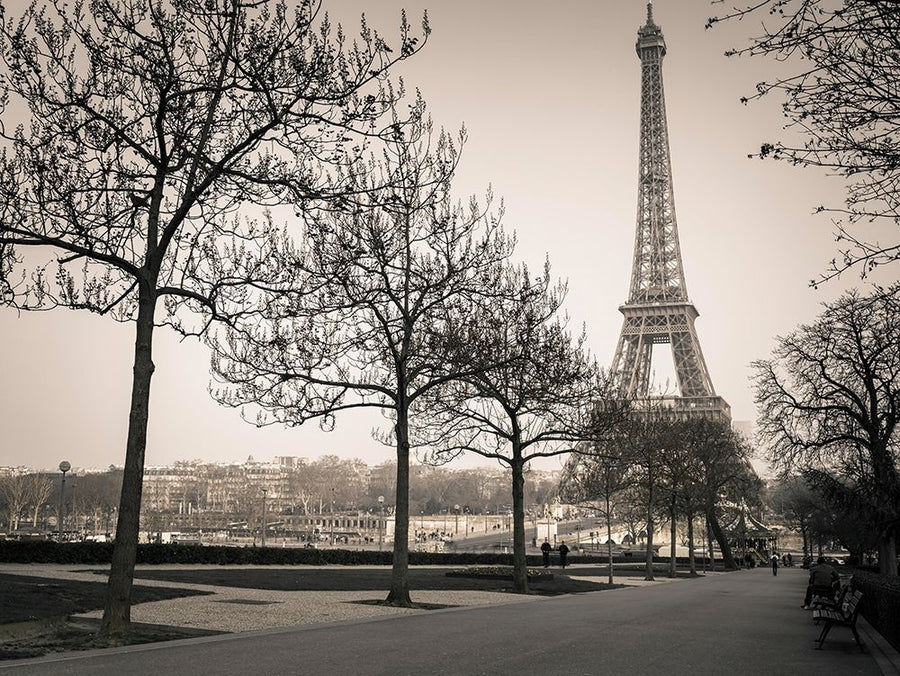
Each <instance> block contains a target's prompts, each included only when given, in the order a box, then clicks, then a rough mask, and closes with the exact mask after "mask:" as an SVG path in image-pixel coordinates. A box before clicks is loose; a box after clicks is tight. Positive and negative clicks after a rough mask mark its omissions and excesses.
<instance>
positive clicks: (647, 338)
mask: <svg viewBox="0 0 900 676" xmlns="http://www.w3.org/2000/svg"><path fill="white" fill-rule="evenodd" d="M635 49H636V50H637V55H638V58H640V61H641V130H640V150H639V167H640V168H639V172H638V208H637V227H636V230H635V239H634V263H633V267H632V272H631V286H630V291H629V296H628V302H626V303H625V304H624V305H622V306H621V307H620V308H619V311H620V312H621V313H622V314H623V315H624V316H625V320H624V323H623V325H622V333H621V335H620V336H619V342H618V345H617V347H616V353H615V356H614V357H613V365H612V370H613V372H614V373H617V374H618V375H619V376H620V377H621V379H622V387H623V390H624V392H625V394H627V395H629V396H633V397H637V398H638V399H643V400H649V399H652V398H655V397H653V395H652V393H651V390H650V388H651V382H650V380H651V368H650V367H651V360H652V356H653V345H655V344H661V343H668V344H669V345H670V346H671V348H672V358H673V361H674V364H675V378H676V381H677V387H678V395H677V396H676V397H666V399H668V400H669V401H668V403H669V404H670V405H671V406H673V407H674V408H676V409H677V410H679V411H681V412H683V413H685V414H693V413H702V414H712V415H715V416H721V417H724V418H726V419H730V418H731V409H730V408H729V406H728V404H727V403H726V402H725V400H724V399H722V398H721V397H719V396H717V395H716V391H715V389H714V388H713V384H712V379H711V378H710V376H709V371H708V369H707V368H706V362H705V361H704V359H703V353H702V351H701V350H700V341H699V339H698V338H697V331H696V329H695V328H694V320H695V319H696V318H697V317H698V312H697V310H696V308H695V307H694V305H693V303H691V301H690V300H689V298H688V294H687V285H686V284H685V281H684V268H683V266H682V262H681V247H680V245H679V242H678V224H677V221H676V219H675V196H674V190H673V187H672V164H671V159H670V155H669V131H668V127H667V123H666V102H665V96H664V91H663V79H662V61H663V57H664V56H665V54H666V41H665V39H664V37H663V33H662V28H661V27H660V26H658V25H657V24H656V23H655V22H654V20H653V3H652V2H648V3H647V23H646V24H644V25H643V26H641V27H640V28H639V29H638V32H637V44H636V45H635Z"/></svg>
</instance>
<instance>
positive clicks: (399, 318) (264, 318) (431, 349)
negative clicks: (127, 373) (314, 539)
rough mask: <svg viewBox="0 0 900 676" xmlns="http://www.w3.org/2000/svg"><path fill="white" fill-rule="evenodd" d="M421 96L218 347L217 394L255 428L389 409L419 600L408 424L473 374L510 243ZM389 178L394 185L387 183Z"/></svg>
mask: <svg viewBox="0 0 900 676" xmlns="http://www.w3.org/2000/svg"><path fill="white" fill-rule="evenodd" d="M424 108H425V107H424V103H423V102H421V101H418V102H417V104H415V106H414V108H413V110H412V115H411V118H410V119H409V121H408V122H407V123H404V122H403V121H401V120H399V119H398V120H395V122H394V124H393V126H392V133H391V136H390V138H389V139H388V140H387V143H386V145H385V149H384V152H383V154H382V155H381V156H380V157H372V158H371V159H369V160H368V161H366V162H365V163H359V164H358V165H357V166H355V167H354V168H353V170H352V172H351V176H352V179H353V180H354V181H355V182H356V185H357V188H358V194H359V195H360V197H359V198H358V199H356V200H354V201H353V203H352V205H351V206H352V210H351V211H349V212H348V213H346V214H345V213H341V212H337V211H322V212H320V213H318V214H316V215H315V216H310V218H309V224H310V227H308V228H307V229H306V239H305V241H304V244H303V246H302V247H301V248H300V249H299V250H298V251H297V255H296V257H295V259H294V260H293V261H292V262H291V264H290V265H289V266H288V269H289V270H292V271H293V272H294V278H293V279H291V280H290V281H289V283H287V284H286V285H285V286H284V287H283V288H282V289H278V290H275V291H276V292H273V293H261V294H260V296H259V302H258V304H257V307H256V310H255V312H254V313H252V314H247V315H245V316H243V317H239V318H237V320H236V322H235V325H234V327H233V328H229V329H228V330H227V332H226V331H223V334H222V335H221V336H220V337H219V339H218V340H217V341H216V345H215V347H216V351H217V357H216V359H215V361H214V368H215V371H216V373H217V375H218V377H219V378H220V379H221V380H222V381H224V382H227V383H230V386H229V387H225V388H223V389H222V390H221V391H219V392H218V393H217V395H216V396H217V397H218V399H219V400H220V401H222V402H224V403H226V404H230V405H234V406H244V405H250V406H251V407H254V406H255V407H257V408H258V409H259V411H260V414H259V417H258V419H257V420H256V422H257V423H258V424H267V423H272V422H281V423H286V424H291V425H299V424H302V423H304V422H306V421H309V420H312V419H319V420H320V421H321V424H322V425H324V426H325V427H326V428H330V427H331V426H332V425H333V424H334V416H335V415H336V414H337V413H339V412H342V411H346V410H349V409H358V408H364V409H365V408H369V409H373V408H374V409H379V410H382V411H384V412H386V414H387V415H388V416H389V417H390V418H391V419H392V420H393V423H394V424H393V429H392V431H391V432H390V433H389V434H387V435H384V436H383V437H382V438H383V439H384V440H385V441H388V440H389V441H390V443H392V444H393V445H394V447H395V449H396V453H397V482H396V498H397V504H396V508H395V515H396V532H395V538H394V551H393V570H392V575H391V589H390V593H389V595H388V598H387V600H386V603H388V604H391V605H398V606H409V605H410V604H411V600H410V595H409V576H408V564H409V542H408V535H409V460H410V424H411V423H410V421H411V418H412V417H413V416H414V415H415V414H416V412H417V408H416V407H417V406H418V405H419V402H420V399H421V398H422V397H423V395H425V394H427V392H428V391H429V390H431V389H433V388H435V387H437V386H438V385H440V384H442V383H445V382H446V381H448V380H451V379H453V378H457V377H459V376H460V375H464V374H465V373H466V372H467V371H468V369H470V366H469V365H466V364H460V362H459V360H458V359H457V358H456V356H455V354H454V353H455V352H456V351H458V350H460V349H461V347H462V346H464V345H465V344H466V343H468V342H470V337H469V335H468V334H469V331H470V330H469V321H468V317H469V308H470V307H471V306H472V305H477V304H479V303H482V302H484V301H483V300H482V298H483V296H485V295H491V294H493V293H495V291H494V289H496V288H497V286H498V285H497V280H496V276H497V273H496V270H497V269H498V265H499V263H500V262H501V261H504V260H506V259H507V258H508V257H509V256H510V254H511V252H512V248H513V242H512V240H511V239H510V238H509V237H507V236H505V235H504V234H503V231H502V229H501V227H500V223H499V220H498V218H497V217H495V216H494V215H492V214H491V213H490V211H489V210H488V209H489V205H488V206H486V207H482V206H480V205H479V204H478V203H477V202H476V201H475V200H474V198H473V199H472V201H471V202H470V203H469V205H468V207H467V208H464V207H463V206H462V205H460V204H458V203H457V202H456V201H455V200H454V198H453V197H452V195H451V179H452V177H453V175H454V173H455V171H456V167H457V164H458V161H459V149H460V146H461V144H462V143H463V142H464V138H465V135H464V133H461V134H460V135H459V137H458V138H457V139H456V140H454V138H453V137H452V136H451V135H449V134H447V133H445V132H443V131H442V132H440V133H434V132H433V128H432V123H431V121H430V119H428V118H427V116H426V114H425V109H424ZM381 186H388V187H381Z"/></svg>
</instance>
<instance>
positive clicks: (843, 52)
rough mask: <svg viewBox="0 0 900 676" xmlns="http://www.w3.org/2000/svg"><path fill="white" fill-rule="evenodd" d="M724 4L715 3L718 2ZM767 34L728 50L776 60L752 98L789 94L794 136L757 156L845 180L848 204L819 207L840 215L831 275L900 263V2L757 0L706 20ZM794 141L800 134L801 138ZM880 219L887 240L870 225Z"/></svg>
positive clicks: (785, 106) (787, 107)
mask: <svg viewBox="0 0 900 676" xmlns="http://www.w3.org/2000/svg"><path fill="white" fill-rule="evenodd" d="M719 2H722V0H715V2H714V4H718V3H719ZM757 15H758V16H760V17H761V18H763V20H762V21H758V22H750V21H748V22H747V23H750V24H752V25H755V26H760V30H761V33H760V34H758V35H756V36H754V37H753V38H752V39H751V40H750V43H749V45H747V46H744V47H741V48H738V49H735V50H732V51H731V52H729V54H731V55H751V56H769V57H772V58H773V60H774V61H776V62H777V63H776V64H774V65H773V70H774V71H775V72H776V73H777V75H775V76H774V77H773V78H772V79H771V80H768V81H766V82H761V83H759V84H758V85H757V87H756V93H755V94H753V95H752V96H749V97H747V98H746V99H744V100H745V101H748V100H753V99H759V98H762V97H766V96H779V97H780V98H782V99H783V105H782V110H783V112H784V115H785V117H786V118H787V119H788V122H787V126H786V129H787V130H788V131H790V132H795V133H794V134H792V135H790V136H789V137H788V139H789V140H782V141H777V142H768V143H764V144H762V147H761V150H760V153H759V155H760V156H761V157H773V158H775V159H780V160H785V161H788V162H790V163H791V164H795V165H799V166H814V167H824V168H826V169H828V170H829V171H830V172H831V173H833V174H837V175H839V176H843V177H845V178H846V179H847V180H846V185H847V189H846V198H845V200H844V204H843V205H828V206H823V207H819V208H818V211H820V212H827V213H830V214H832V215H833V216H834V217H835V218H836V219H837V220H836V226H837V233H836V235H837V241H838V243H839V247H840V255H839V257H837V258H835V259H834V260H832V262H831V265H830V268H829V269H828V272H827V273H826V274H825V275H824V278H825V279H828V278H831V277H835V276H837V275H840V274H841V273H842V272H843V271H845V270H847V269H849V268H851V267H858V268H859V270H860V272H861V274H862V275H863V276H865V275H866V273H867V272H869V271H870V270H872V269H873V268H875V267H877V266H879V265H883V264H885V263H889V262H895V261H897V260H898V259H900V241H898V239H897V237H896V232H895V229H896V227H897V224H898V223H900V220H898V219H900V175H898V167H900V148H898V146H897V144H896V142H895V139H896V137H897V135H898V134H900V90H898V88H897V86H896V85H897V79H898V65H897V60H896V58H895V55H896V53H897V51H898V49H900V10H898V6H897V2H896V0H844V1H843V2H831V1H829V0H759V1H757V2H754V3H752V4H750V5H748V4H743V6H741V4H739V5H738V7H736V8H734V9H731V10H730V11H729V12H728V13H727V14H723V15H722V16H718V17H714V18H712V19H710V20H709V22H708V25H710V26H711V25H714V24H717V23H720V22H722V21H726V20H741V19H745V18H753V17H755V16H757ZM794 139H796V140H794ZM873 222H875V224H876V225H878V224H882V225H883V226H884V229H885V232H888V229H890V230H892V231H894V232H891V233H890V234H889V235H888V241H884V240H883V239H877V234H875V233H874V232H866V231H865V228H866V226H871V225H872V223H873Z"/></svg>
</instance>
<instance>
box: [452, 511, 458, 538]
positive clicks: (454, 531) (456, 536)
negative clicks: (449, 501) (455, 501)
mask: <svg viewBox="0 0 900 676" xmlns="http://www.w3.org/2000/svg"><path fill="white" fill-rule="evenodd" d="M453 511H454V512H455V514H454V516H455V517H456V523H455V524H453V537H455V538H458V537H459V505H453Z"/></svg>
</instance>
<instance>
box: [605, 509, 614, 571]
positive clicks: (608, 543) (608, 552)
mask: <svg viewBox="0 0 900 676" xmlns="http://www.w3.org/2000/svg"><path fill="white" fill-rule="evenodd" d="M606 556H607V558H608V561H609V576H608V579H609V583H610V584H612V583H613V559H612V514H610V513H609V493H607V494H606Z"/></svg>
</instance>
